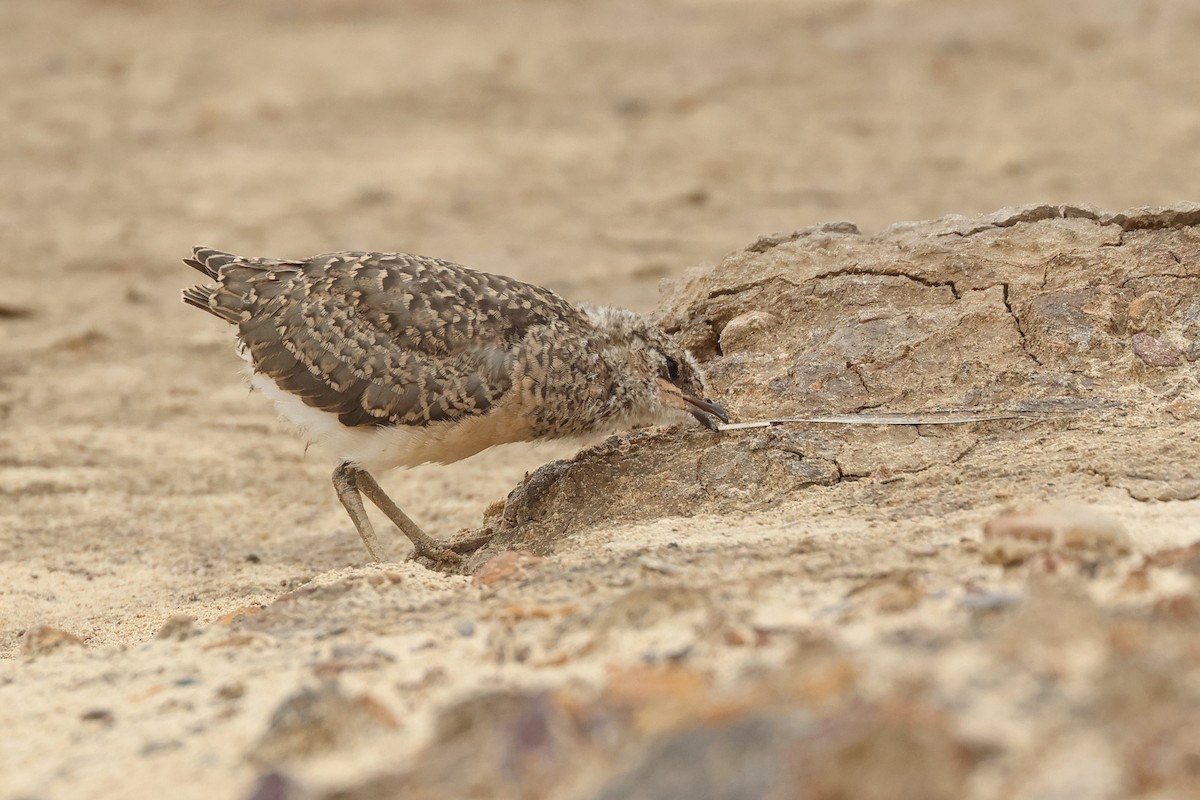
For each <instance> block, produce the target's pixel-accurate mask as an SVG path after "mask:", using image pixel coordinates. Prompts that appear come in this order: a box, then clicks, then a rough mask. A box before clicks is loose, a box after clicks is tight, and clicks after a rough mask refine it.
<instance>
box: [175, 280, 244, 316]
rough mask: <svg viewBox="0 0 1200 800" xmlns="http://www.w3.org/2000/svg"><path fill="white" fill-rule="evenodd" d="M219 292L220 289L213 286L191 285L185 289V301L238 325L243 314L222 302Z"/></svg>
mask: <svg viewBox="0 0 1200 800" xmlns="http://www.w3.org/2000/svg"><path fill="white" fill-rule="evenodd" d="M219 294H220V289H218V288H216V287H213V286H199V285H197V286H189V287H188V288H186V289H184V290H183V302H185V303H187V304H188V305H189V306H195V307H196V308H198V309H200V310H201V311H207V312H208V313H210V314H212V315H213V316H214V317H218V318H220V319H223V320H225V321H226V322H230V323H233V324H234V325H236V324H237V323H238V322H239V321H240V320H241V315H240V314H239V313H238V311H237V310H235V309H233V308H230V307H228V305H224V304H222V303H221V302H220V298H219V297H218V295H219Z"/></svg>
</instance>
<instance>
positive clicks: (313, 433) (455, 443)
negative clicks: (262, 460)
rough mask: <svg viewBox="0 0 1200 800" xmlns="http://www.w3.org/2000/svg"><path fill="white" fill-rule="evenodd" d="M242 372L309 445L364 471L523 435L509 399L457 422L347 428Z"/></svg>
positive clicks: (459, 453) (460, 453)
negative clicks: (301, 433) (479, 414)
mask: <svg viewBox="0 0 1200 800" xmlns="http://www.w3.org/2000/svg"><path fill="white" fill-rule="evenodd" d="M247 373H248V375H247V377H248V379H249V381H250V385H251V386H252V387H253V388H254V389H255V390H256V391H259V392H261V393H262V394H264V395H265V396H266V397H268V398H269V399H271V400H273V401H274V403H275V408H276V410H277V411H278V412H279V414H280V416H282V417H283V418H284V419H286V420H288V421H289V422H291V423H292V424H293V425H295V426H296V427H298V428H300V430H301V431H303V432H304V434H305V435H306V436H307V437H308V440H309V442H310V443H311V444H313V445H314V446H316V447H317V448H318V449H320V450H322V451H323V452H325V453H327V454H328V455H330V456H331V457H332V458H333V459H335V460H336V461H337V462H338V463H341V462H343V461H349V462H351V463H353V464H356V465H357V466H360V467H362V468H363V469H365V470H367V471H368V472H378V471H383V470H388V469H392V468H393V467H415V466H416V465H418V464H426V463H429V462H436V463H441V464H449V463H451V462H453V461H459V460H461V459H464V458H467V457H468V456H473V455H475V454H476V453H478V452H481V451H483V450H486V449H487V448H489V447H492V446H494V445H498V444H505V443H507V442H519V441H526V440H527V439H528V438H529V435H528V431H529V427H528V424H527V423H526V422H525V421H524V418H523V415H522V414H521V413H520V409H519V408H518V407H517V406H515V405H514V404H513V403H508V404H504V403H501V404H500V406H499V407H498V408H497V409H496V410H494V411H492V412H490V413H488V414H486V415H484V416H479V417H469V418H467V419H464V420H462V421H459V422H434V423H430V424H429V425H425V426H404V425H387V426H379V427H369V426H357V427H352V428H351V427H347V426H345V425H343V424H342V423H340V422H338V419H337V415H336V414H332V413H330V412H328V411H321V410H320V409H317V408H313V407H312V406H308V405H305V404H304V401H302V400H301V399H300V398H298V397H296V396H295V395H293V394H291V393H290V392H287V391H285V390H283V389H280V388H279V386H277V385H276V384H275V382H274V381H273V380H271V379H270V378H269V377H267V376H266V375H261V374H258V373H255V372H254V371H253V370H252V369H248V370H247Z"/></svg>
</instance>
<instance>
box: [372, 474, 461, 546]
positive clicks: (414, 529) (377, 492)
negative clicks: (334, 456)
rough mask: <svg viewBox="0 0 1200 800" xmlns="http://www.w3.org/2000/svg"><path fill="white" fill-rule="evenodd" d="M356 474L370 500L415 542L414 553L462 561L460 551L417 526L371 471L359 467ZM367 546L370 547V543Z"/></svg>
mask: <svg viewBox="0 0 1200 800" xmlns="http://www.w3.org/2000/svg"><path fill="white" fill-rule="evenodd" d="M354 474H355V478H356V479H357V481H358V488H359V490H360V491H361V492H362V493H363V494H365V495H366V496H367V499H368V500H370V501H371V502H372V503H374V504H375V505H377V506H379V510H380V511H382V512H383V513H384V514H385V515H386V516H387V518H388V519H390V520H391V521H392V522H394V523H395V524H396V527H397V528H399V529H400V530H401V531H403V532H404V535H405V536H407V537H408V538H409V540H410V541H411V542H412V543H413V546H414V547H415V548H416V552H415V553H414V555H417V556H425V557H426V558H431V559H433V560H434V561H443V562H450V563H457V562H459V561H462V557H461V556H459V555H458V553H455V552H454V551H453V550H451V549H449V548H448V547H445V546H443V545H441V544H439V543H438V542H436V541H434V540H433V539H431V538H429V535H428V534H426V533H425V531H423V530H421V529H420V528H419V527H418V526H417V523H415V522H413V521H412V520H411V519H409V518H408V515H407V514H405V513H404V512H403V511H401V510H400V507H399V506H398V505H396V504H395V503H394V502H392V498H390V497H388V496H387V495H386V494H384V491H383V488H382V487H381V486H380V485H379V484H378V483H376V482H375V479H374V478H372V477H371V473H369V472H367V471H366V470H362V469H359V470H355V473H354ZM364 541H365V539H364ZM367 547H368V549H370V545H368V546H367Z"/></svg>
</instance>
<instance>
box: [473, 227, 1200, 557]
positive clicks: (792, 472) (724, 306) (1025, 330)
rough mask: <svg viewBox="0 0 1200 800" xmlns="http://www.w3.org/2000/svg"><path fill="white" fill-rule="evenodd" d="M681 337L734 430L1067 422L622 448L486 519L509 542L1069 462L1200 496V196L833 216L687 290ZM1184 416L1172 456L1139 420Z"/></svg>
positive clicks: (1109, 478) (973, 486)
mask: <svg viewBox="0 0 1200 800" xmlns="http://www.w3.org/2000/svg"><path fill="white" fill-rule="evenodd" d="M661 325H662V326H663V327H664V328H666V329H667V330H669V331H671V332H673V333H677V334H678V335H680V336H681V337H682V339H683V341H684V342H685V344H686V345H687V346H688V347H689V348H690V349H691V350H692V351H693V352H694V353H695V354H696V355H697V356H698V357H699V358H700V359H701V360H702V361H704V362H705V364H706V368H707V370H708V372H709V376H710V383H711V387H710V389H711V393H712V395H713V396H714V397H716V398H718V399H720V400H721V402H722V403H724V405H725V407H726V408H727V409H728V410H729V412H730V414H731V416H732V417H733V418H734V419H740V420H751V419H760V418H766V417H779V416H792V415H802V414H817V413H847V412H856V411H860V410H864V409H877V410H882V411H930V410H937V409H978V410H1000V409H1004V410H1027V411H1035V412H1036V411H1042V412H1044V411H1059V412H1066V413H1063V414H1062V416H1061V417H1059V418H1058V419H1057V420H1056V421H1052V422H1049V423H1047V422H1042V423H1038V424H1032V423H1029V422H1028V421H1006V422H990V423H978V424H972V425H964V426H953V427H939V428H933V427H931V426H922V427H917V426H908V427H895V428H881V427H873V428H872V427H857V426H856V427H853V428H847V427H832V426H827V427H816V426H813V427H807V428H806V427H801V426H788V427H781V428H775V429H770V430H761V429H760V430H751V431H742V432H730V433H725V434H720V435H714V434H711V433H709V432H707V431H699V430H695V431H690V430H689V431H672V432H643V433H636V434H633V435H631V436H628V437H624V438H613V439H610V440H608V441H606V442H604V443H603V444H601V445H600V446H598V447H596V448H593V449H591V450H588V451H585V452H584V453H582V454H580V455H579V456H578V457H576V458H575V459H574V460H572V461H562V462H555V463H554V464H550V465H547V466H546V467H544V468H542V469H541V470H539V471H538V472H537V473H535V474H534V475H532V476H531V477H530V478H529V479H528V480H527V481H526V482H525V483H524V484H522V485H521V486H520V487H518V488H517V489H516V490H515V491H514V492H513V493H512V495H511V496H510V497H509V499H508V502H507V504H506V505H505V506H504V507H503V509H502V510H501V511H499V512H498V513H496V514H495V515H493V517H492V518H491V519H489V520H488V521H487V522H488V525H489V526H490V527H491V529H492V531H493V532H494V533H495V534H496V538H495V542H496V545H495V546H496V547H521V548H525V549H528V550H531V551H532V552H535V553H537V552H545V551H547V550H550V549H552V548H553V542H554V540H555V539H556V538H558V537H561V536H563V535H566V534H569V533H570V532H572V531H574V530H578V529H581V528H586V527H589V526H593V525H596V524H600V523H611V522H613V521H620V520H635V519H638V520H640V519H647V518H653V517H658V516H667V515H681V516H686V515H690V514H694V513H701V512H711V513H731V512H736V511H739V510H746V509H754V508H765V507H771V506H773V505H774V504H777V503H778V502H779V501H780V500H782V499H784V498H789V497H796V496H799V495H800V494H801V493H802V492H803V490H805V489H808V488H809V487H821V486H835V485H838V484H842V483H844V482H846V481H847V480H856V479H861V478H871V477H875V478H879V479H880V480H883V479H886V478H888V477H889V476H896V475H906V474H908V475H918V474H922V473H928V474H927V475H926V477H927V478H929V479H930V480H935V479H936V480H941V482H942V484H943V486H945V485H948V484H960V485H956V486H955V491H954V493H953V495H952V496H950V495H947V497H948V498H949V499H947V500H945V501H944V502H947V503H951V504H957V505H958V506H962V505H969V504H970V503H971V502H973V500H972V498H973V497H978V496H985V494H986V493H987V492H988V491H989V490H990V489H992V488H995V486H996V481H1001V482H1002V481H1003V479H1004V478H1005V476H1009V477H1011V476H1017V475H1022V474H1025V475H1029V474H1038V473H1041V474H1050V473H1052V472H1055V473H1062V472H1064V471H1067V472H1072V473H1079V474H1086V475H1090V476H1092V477H1093V478H1094V479H1095V480H1096V481H1098V482H1101V483H1103V484H1105V485H1109V486H1117V487H1120V488H1123V489H1125V490H1126V491H1127V492H1129V494H1130V495H1131V496H1132V497H1134V498H1135V499H1139V500H1150V499H1155V500H1172V499H1189V498H1192V497H1197V496H1200V463H1198V458H1200V457H1198V456H1197V453H1200V447H1198V446H1197V444H1198V443H1200V433H1198V431H1197V427H1196V420H1197V417H1198V416H1200V415H1198V414H1197V413H1195V409H1196V404H1194V403H1188V402H1186V401H1185V400H1181V398H1186V396H1187V395H1189V394H1194V393H1195V389H1196V376H1197V373H1196V366H1195V363H1194V362H1195V359H1196V357H1197V355H1200V205H1195V204H1193V205H1184V206H1179V207H1176V208H1166V209H1134V210H1131V211H1126V212H1123V213H1115V214H1114V213H1108V212H1102V211H1097V210H1095V209H1091V208H1086V207H1079V206H1049V205H1045V206H1028V207H1023V208H1015V209H1004V210H1002V211H998V212H996V213H994V214H990V215H986V216H981V217H960V216H951V217H945V218H943V219H939V220H933V221H929V222H915V223H903V224H898V225H894V226H892V227H891V228H889V229H887V230H885V231H884V232H883V233H881V234H879V235H877V236H865V235H863V234H861V233H860V232H859V231H858V229H857V228H855V227H854V226H853V225H851V224H849V223H833V224H829V225H823V226H819V227H814V228H807V229H804V230H799V231H796V232H794V233H791V234H780V235H775V236H769V237H763V238H761V239H759V240H758V241H757V242H755V243H754V244H752V245H751V246H750V247H748V248H746V249H745V250H743V251H741V252H737V253H734V254H732V255H730V256H729V257H727V258H726V259H725V260H724V261H723V262H722V263H721V264H719V265H718V266H716V267H714V268H712V269H710V270H708V271H706V272H702V273H698V274H694V275H693V276H691V277H690V278H689V279H687V280H686V281H684V282H683V284H682V285H681V286H680V287H679V288H678V292H677V294H676V295H675V296H674V297H673V298H671V299H670V300H669V301H668V302H667V304H666V306H665V308H664V309H663V310H662V313H661ZM1168 409H1169V410H1170V415H1169V416H1168V414H1167V411H1168ZM1164 425H1168V426H1171V428H1172V429H1173V433H1174V434H1175V435H1172V436H1171V437H1169V442H1171V444H1170V447H1169V449H1170V452H1167V451H1162V452H1151V451H1149V450H1148V449H1147V448H1146V446H1145V444H1144V439H1145V437H1144V436H1139V435H1138V434H1137V429H1139V427H1140V428H1141V429H1143V430H1144V429H1147V428H1155V429H1161V427H1162V426H1164ZM1089 426H1090V427H1089ZM1087 431H1091V433H1090V434H1088V433H1085V432H1087ZM1068 433H1069V434H1071V435H1069V436H1068V435H1067V434H1068ZM1157 438H1158V440H1160V441H1162V440H1163V437H1157ZM983 445H986V446H983ZM939 470H944V472H939ZM939 475H940V476H941V477H940V478H938V477H937V476H939ZM839 488H840V487H839ZM871 501H872V502H876V503H885V504H886V503H889V502H893V501H895V502H904V493H903V492H896V493H894V494H893V495H879V496H873V497H872V498H871Z"/></svg>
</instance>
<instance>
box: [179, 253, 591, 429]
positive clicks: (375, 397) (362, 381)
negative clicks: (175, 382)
mask: <svg viewBox="0 0 1200 800" xmlns="http://www.w3.org/2000/svg"><path fill="white" fill-rule="evenodd" d="M197 260H199V261H200V263H202V264H212V263H213V260H214V259H213V257H212V256H209V257H208V258H207V259H197ZM215 272H216V275H215V277H217V279H218V281H219V282H220V285H219V286H218V287H216V288H215V289H213V290H211V294H210V295H209V297H207V298H203V299H204V300H206V302H207V306H208V308H207V310H210V311H213V313H216V314H217V315H218V316H222V317H223V318H225V319H229V321H231V322H234V323H235V324H236V325H237V326H238V332H239V335H240V337H241V339H242V342H243V343H244V345H245V347H246V350H247V352H248V354H249V356H250V358H251V360H252V361H253V363H254V368H255V370H256V371H257V372H259V373H261V374H263V375H266V376H268V377H270V378H271V379H272V380H273V381H274V382H275V383H276V384H277V385H278V386H279V387H280V388H282V389H284V390H286V391H288V392H291V393H292V394H295V395H296V396H297V397H299V398H301V399H302V400H303V401H304V402H305V403H306V404H308V405H310V406H313V407H316V408H320V409H322V410H325V411H329V412H332V413H336V414H337V415H338V419H339V420H340V421H341V422H342V424H344V425H348V426H359V425H384V424H403V425H426V424H429V423H431V422H439V421H453V420H456V419H461V418H465V417H469V416H474V415H478V414H483V413H486V412H487V411H488V410H490V409H491V408H492V407H493V406H494V405H495V403H496V402H497V401H498V400H499V399H500V398H501V397H502V396H503V395H504V394H505V393H506V392H507V391H508V390H509V388H510V387H511V381H512V366H513V362H514V360H515V359H517V358H520V357H521V353H520V346H521V342H522V340H523V339H524V337H525V336H526V334H527V333H528V332H529V331H530V330H531V329H533V328H535V327H537V326H549V325H562V324H566V325H568V326H576V325H581V324H586V322H584V320H583V317H582V315H581V313H580V312H579V311H578V310H577V309H575V308H574V307H573V306H571V305H570V304H569V303H567V302H566V301H564V300H562V299H561V298H560V297H558V296H557V295H555V294H554V293H552V292H550V291H548V290H546V289H542V288H540V287H536V286H532V285H529V284H525V283H522V282H520V281H516V280H513V279H511V278H505V277H502V276H498V275H489V274H486V273H481V272H476V271H474V270H469V269H466V268H465V267H460V266H458V265H456V264H451V263H449V262H445V261H441V260H438V259H431V258H424V257H421V256H411V255H405V254H391V253H388V254H381V253H333V254H329V255H322V256H316V257H314V258H312V259H309V260H307V261H304V262H268V261H265V260H254V261H251V260H240V261H239V260H234V261H230V262H227V263H223V264H221V265H219V266H217V267H216V268H215ZM188 302H192V300H190V299H189V300H188ZM193 304H195V305H199V303H193ZM201 307H204V306H201ZM214 308H215V309H219V310H220V311H217V310H214ZM235 316H236V319H234V318H233V317H235Z"/></svg>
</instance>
